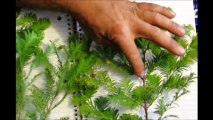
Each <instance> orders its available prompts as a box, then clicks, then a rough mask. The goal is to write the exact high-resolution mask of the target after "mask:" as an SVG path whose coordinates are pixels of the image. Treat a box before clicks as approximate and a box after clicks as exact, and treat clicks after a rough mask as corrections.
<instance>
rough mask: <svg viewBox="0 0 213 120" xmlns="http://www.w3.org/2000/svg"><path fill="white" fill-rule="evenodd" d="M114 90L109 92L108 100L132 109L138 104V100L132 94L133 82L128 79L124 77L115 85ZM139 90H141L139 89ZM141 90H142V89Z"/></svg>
mask: <svg viewBox="0 0 213 120" xmlns="http://www.w3.org/2000/svg"><path fill="white" fill-rule="evenodd" d="M115 86H116V87H115V88H114V91H112V92H110V94H109V100H110V101H111V102H114V103H117V104H119V105H122V106H125V107H128V108H131V109H134V108H136V107H137V106H139V105H140V101H137V100H135V98H134V96H133V93H132V92H134V91H133V87H134V84H133V83H131V81H130V80H129V79H124V80H122V81H121V82H119V83H117V84H116V85H115ZM140 92H141V91H140ZM142 92H143V91H142Z"/></svg>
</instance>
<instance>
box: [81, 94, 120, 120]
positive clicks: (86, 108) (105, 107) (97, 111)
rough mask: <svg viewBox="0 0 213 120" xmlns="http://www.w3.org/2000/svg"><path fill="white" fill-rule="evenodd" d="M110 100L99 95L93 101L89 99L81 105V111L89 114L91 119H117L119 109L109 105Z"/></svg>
mask: <svg viewBox="0 0 213 120" xmlns="http://www.w3.org/2000/svg"><path fill="white" fill-rule="evenodd" d="M109 104H110V103H109V100H108V98H107V97H98V98H96V99H95V100H94V103H92V101H88V102H87V104H84V105H82V106H81V107H80V111H81V113H82V114H83V116H88V117H89V118H91V119H94V118H96V119H99V120H117V119H118V116H119V114H118V109H116V108H112V107H110V106H109Z"/></svg>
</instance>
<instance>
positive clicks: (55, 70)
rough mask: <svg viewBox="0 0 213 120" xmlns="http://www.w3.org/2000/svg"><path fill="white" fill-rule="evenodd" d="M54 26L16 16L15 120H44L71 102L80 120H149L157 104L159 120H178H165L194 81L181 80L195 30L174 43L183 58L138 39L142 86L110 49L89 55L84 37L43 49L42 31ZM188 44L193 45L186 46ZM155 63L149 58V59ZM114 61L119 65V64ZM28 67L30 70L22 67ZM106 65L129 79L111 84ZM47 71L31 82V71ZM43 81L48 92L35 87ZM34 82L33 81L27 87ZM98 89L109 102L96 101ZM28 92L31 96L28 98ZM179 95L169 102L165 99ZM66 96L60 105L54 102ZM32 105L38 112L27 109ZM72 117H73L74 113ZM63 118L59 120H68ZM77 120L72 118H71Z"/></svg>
mask: <svg viewBox="0 0 213 120" xmlns="http://www.w3.org/2000/svg"><path fill="white" fill-rule="evenodd" d="M48 26H50V21H49V20H48V19H47V18H37V17H36V15H35V14H33V13H27V14H26V15H24V16H21V15H20V13H19V12H17V13H16V118H17V120H23V119H32V120H36V119H41V120H46V119H48V118H49V115H50V113H51V111H52V110H53V109H55V108H56V107H58V106H59V105H60V104H61V103H62V102H63V101H64V99H65V98H67V97H71V101H70V102H71V103H72V104H73V105H74V106H75V107H78V108H79V114H80V116H81V119H83V118H84V119H86V118H88V119H97V120H142V119H146V120H147V119H148V112H147V111H148V109H149V107H150V106H151V105H153V103H154V102H155V101H157V105H156V111H155V113H156V114H158V116H159V118H158V119H159V120H163V119H167V118H170V117H177V116H176V115H165V112H166V111H168V110H169V109H171V108H173V107H174V105H175V102H176V101H177V100H178V99H179V98H180V97H181V96H182V95H184V94H186V93H188V92H189V91H188V90H187V86H188V85H189V84H190V83H191V82H193V79H194V78H195V77H196V76H195V74H194V73H190V74H189V75H183V72H184V71H185V70H187V69H188V68H189V67H190V65H191V64H193V63H194V61H196V59H197V36H195V35H191V34H190V32H191V31H193V27H192V26H191V25H184V28H185V30H186V36H185V37H177V36H173V38H174V39H175V40H176V41H177V42H178V43H179V44H181V45H182V46H183V47H184V48H186V53H185V55H184V56H182V57H178V56H175V55H173V54H171V53H169V52H168V51H166V50H164V49H162V48H160V47H159V46H157V45H156V44H155V43H152V42H150V41H149V40H145V39H137V40H136V44H137V46H138V49H141V50H142V59H143V60H144V63H145V66H146V71H147V73H146V78H145V79H144V80H143V84H142V85H139V86H138V85H136V84H134V83H133V82H132V81H131V79H130V77H129V76H130V75H133V71H132V70H131V68H130V65H129V63H128V61H127V59H126V58H125V56H124V55H123V54H122V53H121V52H119V51H117V50H114V49H112V48H108V47H105V46H101V45H96V46H94V49H93V50H92V51H91V50H90V47H91V42H92V41H91V40H90V39H89V38H88V37H86V36H84V37H83V39H82V40H80V39H79V37H78V36H77V35H72V36H70V37H69V39H68V41H69V42H68V43H67V44H68V45H67V46H68V47H67V46H66V45H57V44H56V43H55V42H53V41H51V42H50V44H49V45H48V46H47V47H46V48H45V49H42V48H41V47H40V45H41V41H42V39H43V37H44V30H45V29H46V28H48ZM187 37H188V38H190V40H191V42H189V41H188V40H186V38H187ZM147 53H149V54H151V58H150V59H148V58H146V56H145V55H146V54H147ZM51 55H55V57H56V59H57V65H55V64H53V63H51V61H50V58H49V57H50V56H51ZM115 57H116V58H117V59H115ZM27 65H30V70H29V71H25V70H24V67H25V66H27ZM104 65H107V66H109V67H110V68H111V69H113V70H116V71H119V72H121V73H122V74H124V75H125V79H123V80H121V81H119V82H116V81H115V80H113V79H112V78H110V76H109V74H108V71H104V70H100V68H101V66H104ZM38 67H42V68H43V69H42V70H41V71H40V72H39V73H38V74H36V75H35V76H34V77H33V78H30V77H29V76H30V75H31V72H32V70H33V69H35V68H38ZM41 75H43V76H45V77H44V78H43V81H45V87H39V86H36V84H35V81H36V80H38V79H41V78H40V77H39V76H41ZM28 79H30V80H29V81H27V80H28ZM100 88H104V90H105V91H106V92H107V93H108V94H107V96H98V97H95V94H96V93H97V91H98V90H99V89H100ZM27 91H30V94H27ZM171 91H175V92H174V93H173V94H172V95H171V97H172V99H168V98H167V97H166V96H165V94H166V93H169V92H171ZM61 94H62V97H61V98H59V100H56V98H58V97H59V95H61ZM27 103H32V104H33V107H34V108H35V109H34V110H28V109H27ZM112 104H116V105H119V106H123V107H126V108H129V109H136V108H138V107H141V108H143V111H144V112H145V116H144V117H141V116H138V115H136V114H135V115H133V114H128V113H123V114H121V113H120V112H119V109H118V108H117V107H116V106H112ZM71 114H73V113H71ZM68 119H69V117H62V118H61V120H68ZM70 119H73V118H70Z"/></svg>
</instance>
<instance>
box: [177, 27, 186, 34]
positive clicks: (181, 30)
mask: <svg viewBox="0 0 213 120" xmlns="http://www.w3.org/2000/svg"><path fill="white" fill-rule="evenodd" d="M178 29H179V31H180V32H181V33H183V34H185V30H184V29H183V28H182V27H180V26H179V27H178Z"/></svg>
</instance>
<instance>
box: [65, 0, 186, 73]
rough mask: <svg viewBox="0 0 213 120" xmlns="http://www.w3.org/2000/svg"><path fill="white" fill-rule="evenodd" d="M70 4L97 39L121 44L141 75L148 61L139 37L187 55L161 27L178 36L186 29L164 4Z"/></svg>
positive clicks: (77, 2)
mask: <svg viewBox="0 0 213 120" xmlns="http://www.w3.org/2000/svg"><path fill="white" fill-rule="evenodd" d="M69 5H71V7H69ZM74 6H75V7H74ZM67 8H70V11H71V12H72V13H73V14H74V16H75V17H76V19H77V20H78V21H79V22H80V25H81V27H82V28H83V29H84V30H85V32H86V33H88V34H89V35H90V37H92V38H93V40H95V41H96V42H97V43H101V44H105V45H116V46H118V47H119V48H120V49H121V51H122V52H123V53H124V54H125V56H126V57H127V59H128V61H129V62H130V64H131V66H132V68H133V70H134V73H135V74H136V75H137V76H140V77H143V75H144V64H143V62H142V60H141V56H140V53H139V51H138V49H137V47H136V44H135V42H134V39H135V38H138V37H142V38H146V39H149V40H151V41H153V42H155V43H157V44H159V45H160V46H162V47H164V48H166V49H167V50H169V51H170V52H172V53H173V54H175V55H183V54H184V52H185V50H184V49H183V48H182V47H181V46H179V45H178V44H177V43H176V42H175V41H174V40H173V39H172V38H171V37H169V36H168V35H166V34H165V33H164V32H163V31H162V30H161V29H160V28H163V29H166V30H169V31H170V32H172V33H174V34H176V35H178V36H183V35H184V33H185V31H184V29H183V28H182V27H181V26H180V25H178V24H177V23H175V22H173V21H172V20H171V18H173V17H174V16H175V13H174V12H172V11H171V10H169V9H167V8H165V7H162V6H160V5H156V4H151V3H133V2H129V1H115V0H108V1H97V0H90V1H76V2H72V3H70V4H69V3H68V4H67Z"/></svg>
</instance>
